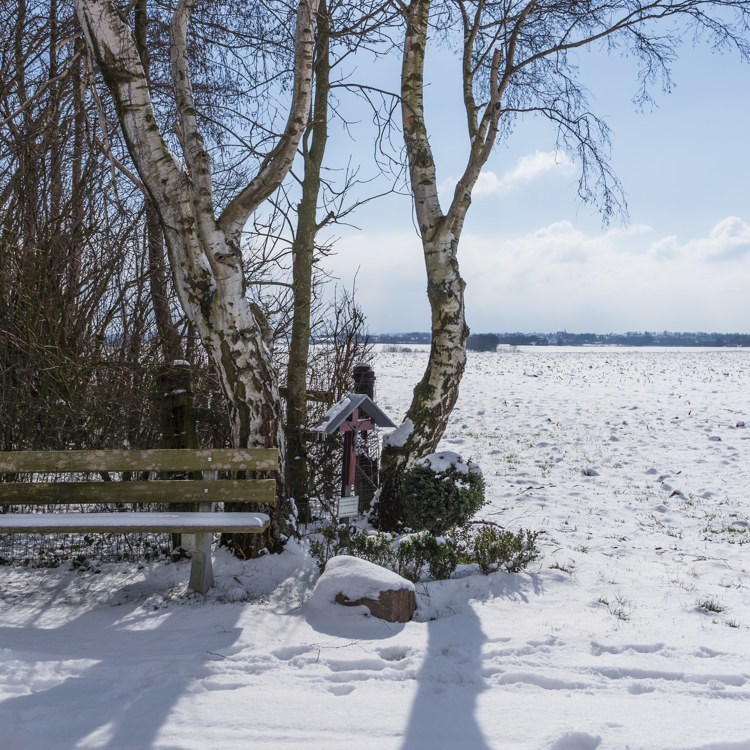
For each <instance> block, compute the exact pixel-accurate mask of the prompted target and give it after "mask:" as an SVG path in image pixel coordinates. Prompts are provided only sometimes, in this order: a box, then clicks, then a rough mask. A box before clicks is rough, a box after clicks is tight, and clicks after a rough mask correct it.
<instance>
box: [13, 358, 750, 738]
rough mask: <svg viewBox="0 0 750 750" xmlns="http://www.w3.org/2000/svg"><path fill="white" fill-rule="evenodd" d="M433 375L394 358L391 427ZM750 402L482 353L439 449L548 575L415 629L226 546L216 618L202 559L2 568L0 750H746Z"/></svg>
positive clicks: (638, 373)
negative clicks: (205, 589) (536, 534)
mask: <svg viewBox="0 0 750 750" xmlns="http://www.w3.org/2000/svg"><path fill="white" fill-rule="evenodd" d="M425 357H426V353H425V352H416V353H410V354H402V353H385V352H381V353H379V354H378V355H377V356H376V359H375V362H374V366H375V369H376V373H377V377H378V381H377V394H376V401H377V403H378V404H379V405H380V406H381V407H382V408H383V409H384V410H385V411H386V413H388V414H389V415H390V416H391V417H392V418H394V420H400V419H401V418H402V417H403V415H404V412H405V409H406V406H407V404H408V401H409V398H410V395H411V389H412V388H413V386H414V385H415V383H416V382H417V380H418V379H419V376H420V375H421V372H422V370H423V367H424V363H425ZM749 389H750V352H748V351H741V350H722V351H705V350H690V351H677V350H668V351H658V350H653V349H642V350H605V349H572V350H565V349H557V348H549V349H548V348H539V349H522V350H521V351H518V352H503V353H499V354H473V355H470V357H469V363H468V366H467V371H466V376H465V379H464V384H463V387H462V393H461V398H460V401H459V403H458V406H457V409H456V411H455V413H454V416H453V419H452V421H451V424H450V427H449V429H448V432H447V434H446V436H445V439H444V440H443V443H442V444H441V448H444V449H448V450H453V451H456V452H459V453H461V454H462V455H463V456H465V457H466V458H467V459H468V458H471V459H473V460H474V461H476V462H477V463H479V465H480V466H481V467H482V468H483V470H484V473H485V477H486V479H487V483H488V499H489V505H488V506H487V507H486V508H485V509H484V510H483V512H482V513H481V515H483V516H485V517H487V518H490V519H492V520H494V521H497V522H499V523H502V524H505V525H507V526H509V527H510V528H521V527H525V528H531V529H536V530H541V531H543V532H544V534H543V535H542V536H541V537H540V541H541V545H542V548H543V556H542V558H541V559H540V560H539V561H538V562H537V563H535V564H534V565H533V566H532V568H531V569H530V570H528V571H526V572H524V573H521V574H519V575H508V574H501V573H496V574H493V575H491V576H489V577H484V576H481V575H478V574H476V575H469V576H464V577H459V578H456V579H453V580H450V581H444V582H438V583H429V584H418V585H417V596H418V601H419V609H418V618H417V620H416V621H414V622H410V623H407V624H406V625H392V624H386V623H384V622H382V621H380V620H375V619H374V618H369V617H364V616H363V615H362V614H361V613H360V612H359V611H358V610H354V609H348V608H344V607H339V606H338V605H331V607H330V610H329V611H328V612H326V611H325V609H324V610H323V611H321V609H320V607H307V606H306V602H307V599H308V597H309V596H310V593H311V591H312V587H313V585H314V582H315V579H316V576H317V571H316V568H315V565H314V564H313V563H312V562H311V561H310V559H309V557H308V556H307V555H306V553H305V551H304V549H303V547H302V546H300V545H299V544H292V545H290V546H289V548H288V550H287V552H286V553H285V554H284V555H282V556H280V557H269V558H265V559H262V560H259V561H253V562H240V561H237V560H235V559H233V558H231V557H230V556H229V555H227V554H226V553H225V552H223V551H221V550H219V551H218V552H217V553H216V557H215V572H216V578H217V586H216V588H215V589H214V590H213V591H212V592H211V593H210V594H209V595H208V596H207V597H206V598H205V599H203V598H201V597H198V596H186V595H185V593H184V590H185V584H186V581H187V579H188V565H189V564H188V563H185V562H181V563H177V564H169V565H167V564H165V563H163V562H161V563H149V564H146V565H144V566H136V565H125V564H109V565H103V566H101V567H100V568H99V569H98V570H100V572H94V571H93V570H80V571H74V570H72V569H71V568H68V567H66V566H63V567H60V568H57V569H54V570H34V569H24V568H13V567H3V568H0V587H1V588H0V659H1V660H2V669H1V670H0V747H2V748H3V749H4V750H37V749H38V750H53V749H54V748H122V749H125V748H127V749H133V750H142V749H145V748H164V749H167V748H169V749H178V748H179V749H180V750H183V749H187V748H196V749H198V748H200V750H206V748H217V749H227V750H233V749H234V748H237V749H239V748H242V750H245V749H246V748H250V747H252V748H299V747H306V748H316V749H317V748H320V749H321V750H336V749H338V748H341V749H342V750H343V749H344V748H346V750H350V749H351V748H352V747H355V748H358V749H362V748H373V749H375V748H377V749H378V750H381V749H382V750H387V749H389V748H399V749H400V750H441V749H443V748H445V749H448V748H450V749H453V748H457V749H461V750H473V749H477V748H479V749H484V748H512V749H516V748H518V749H519V750H523V749H525V748H529V749H537V748H549V749H551V750H552V749H554V750H589V749H590V748H597V747H598V748H602V749H605V748H607V749H608V748H633V749H634V748H653V749H654V750H665V749H666V748H685V749H687V748H702V749H706V750H707V749H708V748H712V749H713V750H730V749H731V750H739V749H741V748H744V749H746V750H747V749H750V588H749V587H750V573H749V572H748V570H749V569H750V546H745V544H746V543H748V542H750V405H749V404H748V391H749ZM744 424H747V425H748V426H747V427H745V426H744Z"/></svg>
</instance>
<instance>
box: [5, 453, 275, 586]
mask: <svg viewBox="0 0 750 750" xmlns="http://www.w3.org/2000/svg"><path fill="white" fill-rule="evenodd" d="M220 471H221V472H225V471H226V472H248V473H249V474H251V475H252V474H255V473H257V472H276V471H278V451H277V449H275V448H255V449H236V448H224V449H215V450H211V449H202V450H189V449H163V450H91V451H10V452H0V474H9V475H11V478H12V479H14V480H15V479H17V476H16V475H18V474H31V475H39V474H50V473H59V474H62V473H65V474H92V473H93V474H97V473H98V474H99V475H100V478H99V481H57V482H36V481H25V482H19V481H6V482H0V510H2V511H3V512H1V513H0V533H3V534H28V533H73V532H79V533H87V532H93V533H135V532H144V533H147V532H172V533H184V534H195V545H194V546H195V549H194V550H193V552H192V565H191V569H190V582H189V584H188V586H189V588H191V589H192V590H193V591H197V592H198V593H201V594H204V593H206V591H208V589H209V588H211V586H213V582H214V577H213V568H212V565H211V540H212V536H213V533H214V532H228V533H245V534H248V533H250V534H253V533H255V534H259V533H261V532H263V531H265V530H266V528H268V525H269V523H270V519H269V517H268V515H266V514H265V513H216V512H214V511H213V507H214V506H213V504H214V503H217V502H233V503H248V502H251V503H262V504H265V505H275V504H276V481H275V480H274V479H257V478H249V479H217V478H216V475H217V472H220ZM109 472H126V473H132V474H136V475H137V474H145V475H146V476H147V477H148V475H150V474H152V473H157V474H160V475H163V474H165V473H185V474H186V476H187V475H190V474H191V473H193V474H192V476H190V478H186V479H152V478H148V479H145V480H144V479H138V480H136V481H106V480H109V479H111V478H110V476H109ZM195 472H204V473H203V474H202V477H203V478H202V479H195V478H192V477H193V476H194V473H195ZM32 478H33V477H32ZM131 503H132V504H136V505H140V504H152V503H153V504H156V503H158V504H177V503H180V504H184V503H188V504H190V503H194V504H197V506H198V508H199V510H198V511H197V512H182V511H179V510H175V511H173V512H151V511H148V512H145V511H141V510H138V511H135V510H125V509H124V508H122V504H131ZM79 504H81V505H93V504H97V505H98V504H106V505H111V504H114V505H117V509H116V510H114V511H110V512H106V513H101V512H84V513H80V512H71V513H68V512H37V513H14V512H8V511H11V508H10V506H13V505H39V506H49V505H79Z"/></svg>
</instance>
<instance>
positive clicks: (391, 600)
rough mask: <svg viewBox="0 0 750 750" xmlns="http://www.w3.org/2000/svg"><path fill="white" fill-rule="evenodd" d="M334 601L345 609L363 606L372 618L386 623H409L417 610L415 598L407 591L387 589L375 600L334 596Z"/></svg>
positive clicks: (412, 593)
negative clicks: (377, 618)
mask: <svg viewBox="0 0 750 750" xmlns="http://www.w3.org/2000/svg"><path fill="white" fill-rule="evenodd" d="M334 601H335V602H336V603H337V604H343V605H344V606H345V607H357V606H359V605H361V604H364V606H365V607H367V608H368V609H369V610H370V614H371V615H372V616H373V617H379V618H380V619H381V620H385V621H386V622H409V621H410V620H411V618H412V617H413V616H414V610H416V608H417V597H416V595H415V594H414V592H413V591H409V589H388V590H386V591H381V592H380V596H379V597H378V598H377V599H371V598H370V597H368V596H363V597H360V598H359V599H348V598H347V597H346V596H345V595H344V594H340V593H339V594H336V597H335V599H334Z"/></svg>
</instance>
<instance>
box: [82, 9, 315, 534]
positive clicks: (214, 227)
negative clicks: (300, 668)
mask: <svg viewBox="0 0 750 750" xmlns="http://www.w3.org/2000/svg"><path fill="white" fill-rule="evenodd" d="M192 5H193V0H180V1H179V2H178V5H177V8H176V10H175V12H174V16H173V20H172V25H171V40H170V46H171V62H172V79H173V88H174V93H175V101H176V103H177V109H178V112H179V115H180V126H181V130H182V143H183V144H184V147H183V156H184V159H185V168H183V167H182V166H181V165H180V164H179V163H178V161H177V159H176V157H175V156H174V155H173V154H172V153H171V152H170V151H169V149H168V148H167V146H166V143H165V141H164V139H163V138H162V135H161V133H160V132H159V129H158V127H157V124H156V119H155V117H154V112H153V109H152V106H151V101H150V98H149V91H148V83H147V79H146V75H145V73H144V71H143V68H142V66H141V62H140V58H139V55H138V52H137V50H136V47H135V43H134V41H133V38H132V34H131V31H130V29H129V27H127V26H126V25H125V24H124V23H123V22H122V21H121V19H120V16H119V14H118V11H117V8H116V6H115V5H114V3H113V2H112V0H76V11H77V14H78V18H79V21H80V23H81V27H82V28H83V30H84V35H85V38H86V42H87V45H88V49H89V51H90V53H91V54H92V56H93V57H94V59H95V60H96V62H97V64H98V65H99V68H100V70H101V72H102V75H103V78H104V80H105V83H106V85H107V87H108V89H109V91H110V93H111V94H112V97H113V99H114V102H115V106H116V108H117V115H118V118H119V121H120V124H121V127H122V129H123V132H124V135H125V138H126V141H127V144H128V149H129V151H130V154H131V157H132V159H133V162H134V163H135V165H136V168H137V170H138V173H139V176H140V178H141V180H142V181H143V183H144V185H145V186H146V189H147V190H148V192H149V195H150V196H151V198H152V200H153V202H154V205H155V206H156V208H157V211H158V213H159V218H160V222H161V225H162V228H163V230H164V235H165V240H166V245H167V249H168V254H169V259H170V265H171V269H172V274H173V277H174V283H175V288H176V290H177V294H178V296H179V299H180V302H181V304H182V307H183V309H184V311H185V313H186V315H187V316H188V318H189V319H190V321H191V323H192V324H193V325H194V326H195V328H196V330H197V331H198V333H199V335H200V338H201V341H202V343H203V345H204V346H205V348H206V351H207V352H208V356H209V358H210V360H211V362H212V364H213V366H214V367H215V369H216V372H217V373H218V375H219V378H220V382H221V385H222V388H223V390H224V393H225V395H226V396H227V400H228V402H229V404H230V409H231V415H230V416H231V426H232V442H233V444H234V445H235V446H238V447H242V446H247V447H257V446H270V447H278V448H279V449H280V450H282V449H283V440H282V425H281V415H280V399H279V393H278V387H277V382H276V376H275V373H274V370H273V367H272V364H271V354H270V351H269V348H268V345H267V344H266V342H265V341H264V338H263V333H262V327H261V325H260V321H258V320H256V317H255V315H254V313H253V310H252V309H251V306H250V304H249V303H248V300H247V299H246V297H245V289H244V279H243V274H242V263H241V260H242V259H241V252H240V236H241V232H242V229H243V227H244V225H245V223H246V221H247V220H248V218H249V216H250V214H251V213H252V212H253V211H254V210H255V208H257V206H258V205H259V204H260V203H261V202H262V201H263V200H265V199H266V198H267V197H268V196H269V195H270V194H271V193H272V192H273V191H274V190H275V189H276V188H277V187H278V186H279V184H280V183H281V181H282V180H283V179H284V177H285V176H286V174H287V172H288V170H289V168H290V166H291V163H292V160H293V159H294V155H295V153H296V148H297V143H298V142H299V138H300V136H301V135H302V132H303V130H304V128H305V125H306V122H307V116H308V112H309V108H310V96H311V82H312V49H313V29H314V13H315V10H316V6H317V0H301V2H300V5H299V10H298V14H297V28H296V36H295V74H294V86H293V96H292V103H291V106H290V115H289V119H288V121H287V126H286V129H285V132H284V134H283V135H282V136H281V138H280V139H279V142H278V143H277V146H276V148H275V149H274V150H273V152H272V153H271V155H269V157H268V158H267V159H266V160H265V161H264V163H263V165H262V167H261V169H260V171H259V173H258V175H257V176H256V177H255V179H253V180H252V182H251V183H250V184H249V185H248V186H247V187H246V188H245V189H244V190H242V191H241V192H240V193H239V194H238V195H237V196H236V198H235V199H234V200H233V201H231V202H230V203H229V205H228V207H227V208H226V210H225V211H224V213H223V215H222V216H221V217H220V218H219V219H218V220H217V219H216V217H215V216H214V210H213V193H212V181H211V165H210V160H209V157H208V154H207V153H206V150H205V148H204V145H203V139H202V137H201V135H200V132H199V131H198V127H197V122H196V117H195V107H194V101H193V95H192V86H191V83H190V74H189V69H188V57H187V45H186V32H187V26H188V23H189V19H190V12H191V10H192ZM282 459H283V457H282ZM280 465H283V460H282V461H280ZM280 477H283V470H282V471H280ZM283 484H284V483H283V482H280V483H279V485H280V487H282V490H281V491H282V495H283ZM283 499H284V498H283V497H280V498H279V500H280V502H279V505H278V507H277V510H276V512H275V513H273V514H272V536H273V537H274V538H275V539H276V540H279V539H281V538H282V535H284V534H288V533H289V532H290V531H291V529H290V528H289V524H290V522H291V518H290V516H291V513H290V509H289V507H288V506H287V505H285V503H284V502H283ZM272 544H273V540H272Z"/></svg>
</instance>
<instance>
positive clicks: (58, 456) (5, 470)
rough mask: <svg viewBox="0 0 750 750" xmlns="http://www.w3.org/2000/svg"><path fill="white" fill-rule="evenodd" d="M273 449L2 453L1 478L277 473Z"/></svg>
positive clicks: (0, 453)
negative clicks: (69, 474) (26, 475)
mask: <svg viewBox="0 0 750 750" xmlns="http://www.w3.org/2000/svg"><path fill="white" fill-rule="evenodd" d="M278 466H279V452H278V450H277V449H276V448H216V449H208V448H202V449H199V450H193V449H166V448H165V449H157V450H114V451H107V450H92V451H3V452H0V474H13V473H28V472H31V473H38V474H42V473H53V472H92V471H277V470H278Z"/></svg>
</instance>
